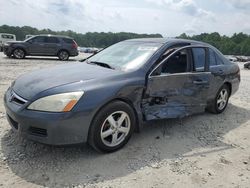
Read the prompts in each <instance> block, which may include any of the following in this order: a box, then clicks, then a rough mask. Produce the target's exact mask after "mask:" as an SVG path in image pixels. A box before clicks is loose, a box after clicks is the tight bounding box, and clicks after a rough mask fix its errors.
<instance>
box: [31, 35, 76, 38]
mask: <svg viewBox="0 0 250 188" xmlns="http://www.w3.org/2000/svg"><path fill="white" fill-rule="evenodd" d="M35 36H44V37H58V38H68V39H73V38H71V37H69V36H65V35H51V34H40V35H35Z"/></svg>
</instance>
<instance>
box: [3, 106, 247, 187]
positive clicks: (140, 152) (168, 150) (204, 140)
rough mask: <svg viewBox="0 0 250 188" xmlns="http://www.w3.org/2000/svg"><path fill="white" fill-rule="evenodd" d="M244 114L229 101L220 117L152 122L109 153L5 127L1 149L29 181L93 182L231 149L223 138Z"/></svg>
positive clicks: (243, 119)
mask: <svg viewBox="0 0 250 188" xmlns="http://www.w3.org/2000/svg"><path fill="white" fill-rule="evenodd" d="M249 113H250V111H249V110H247V109H244V108H242V107H239V106H235V105H232V104H229V105H228V108H227V110H226V111H225V112H224V113H222V114H219V115H214V114H210V113H203V114H200V115H195V116H190V117H187V118H184V119H173V120H161V121H151V122H148V123H145V125H144V128H143V130H142V131H141V133H139V134H137V133H136V134H134V135H133V137H132V139H131V140H130V142H129V143H128V144H127V145H126V146H125V147H124V148H123V149H121V150H119V151H117V152H115V153H110V154H100V153H97V152H95V151H94V150H93V149H91V148H90V147H89V146H87V145H74V146H63V147H53V146H47V145H43V144H39V143H35V142H32V141H28V140H26V139H24V138H19V137H17V135H16V134H15V133H13V132H12V131H11V130H10V131H8V132H7V133H6V134H5V135H4V136H3V137H2V140H1V144H2V152H3V154H4V156H5V158H6V159H5V160H6V162H7V164H8V166H9V168H10V170H11V171H12V172H13V173H14V174H16V175H17V176H19V177H21V178H23V179H24V180H26V181H28V182H32V183H34V184H37V185H42V186H49V187H63V186H69V185H71V184H74V185H77V184H84V183H94V182H100V181H105V180H112V179H115V178H117V177H123V176H126V175H128V174H131V173H133V172H135V171H137V170H140V169H142V168H144V167H147V166H149V167H152V168H153V167H154V164H155V163H161V162H163V161H166V160H168V161H169V160H170V162H171V161H174V160H176V159H179V158H180V157H181V158H185V157H189V156H195V155H198V156H200V155H203V156H205V155H206V154H207V153H209V152H218V151H220V150H228V149H232V148H233V147H236V146H233V145H232V144H230V143H227V142H226V141H225V139H223V137H224V136H225V135H226V134H227V133H228V132H230V131H231V130H234V129H236V128H237V127H239V126H241V125H243V124H244V123H245V122H246V121H248V120H249V117H248V115H249ZM200 149H207V151H206V152H205V151H204V152H199V151H200ZM190 153H192V154H190ZM173 163H174V162H173ZM65 182H67V183H65Z"/></svg>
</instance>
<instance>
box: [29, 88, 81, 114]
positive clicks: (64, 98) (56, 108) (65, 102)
mask: <svg viewBox="0 0 250 188" xmlns="http://www.w3.org/2000/svg"><path fill="white" fill-rule="evenodd" d="M83 94H84V92H83V91H78V92H71V93H62V94H56V95H50V96H47V97H43V98H40V99H37V100H36V101H35V102H33V103H31V104H30V105H29V106H28V109H30V110H38V111H47V112H69V111H71V109H72V108H73V107H74V106H75V104H76V103H77V102H78V100H79V99H80V98H81V96H82V95H83Z"/></svg>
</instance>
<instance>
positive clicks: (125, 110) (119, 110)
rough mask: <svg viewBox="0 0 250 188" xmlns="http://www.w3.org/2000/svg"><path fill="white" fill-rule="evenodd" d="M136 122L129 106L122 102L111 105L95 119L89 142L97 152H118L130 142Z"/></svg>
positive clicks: (102, 110)
mask: <svg viewBox="0 0 250 188" xmlns="http://www.w3.org/2000/svg"><path fill="white" fill-rule="evenodd" d="M135 122H136V120H135V115H134V111H133V109H131V107H130V106H129V105H128V104H126V103H124V102H121V101H116V102H113V103H110V104H108V105H107V106H105V107H104V108H103V109H101V111H100V112H99V113H98V114H97V115H96V117H95V118H94V120H93V122H92V125H91V127H90V131H89V139H88V142H89V144H90V145H91V146H92V147H93V148H94V149H96V150H97V151H101V152H113V151H116V150H118V149H120V148H122V147H123V146H124V145H125V144H126V143H127V142H128V140H129V138H130V137H131V134H132V132H133V131H134V127H135Z"/></svg>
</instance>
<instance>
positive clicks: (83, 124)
mask: <svg viewBox="0 0 250 188" xmlns="http://www.w3.org/2000/svg"><path fill="white" fill-rule="evenodd" d="M9 98H10V89H9V90H8V91H7V92H6V94H5V96H4V105H5V109H6V114H7V119H8V122H9V124H10V125H11V127H12V129H13V130H14V131H15V132H17V133H18V134H20V135H22V136H24V137H26V138H28V139H31V140H34V141H37V142H41V143H45V144H49V145H66V144H77V143H83V142H86V141H87V137H88V129H89V126H90V122H91V114H90V112H89V111H84V110H83V111H81V112H67V113H51V112H39V111H33V110H27V109H26V107H27V105H25V104H23V105H22V104H18V103H17V102H16V101H10V100H9Z"/></svg>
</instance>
